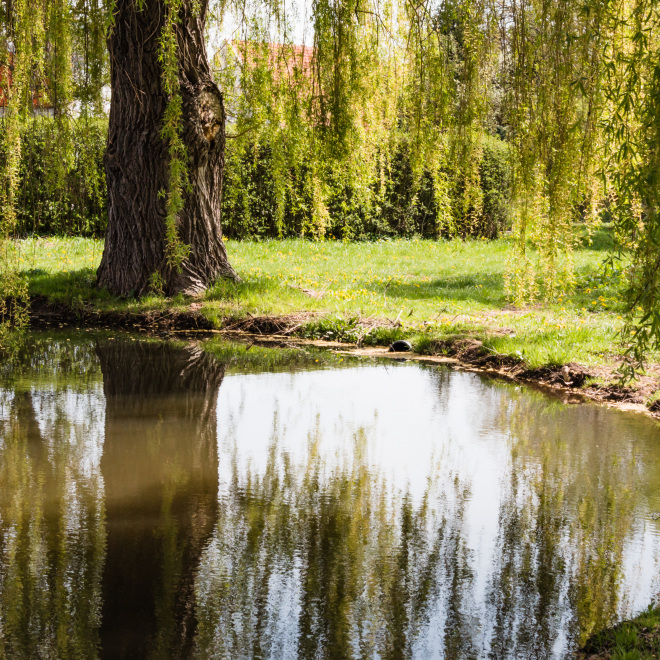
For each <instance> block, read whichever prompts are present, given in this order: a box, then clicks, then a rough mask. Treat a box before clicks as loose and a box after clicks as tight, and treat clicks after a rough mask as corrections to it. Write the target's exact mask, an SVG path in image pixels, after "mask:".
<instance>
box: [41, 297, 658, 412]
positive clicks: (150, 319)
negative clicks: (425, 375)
mask: <svg viewBox="0 0 660 660" xmlns="http://www.w3.org/2000/svg"><path fill="white" fill-rule="evenodd" d="M194 305H195V303H193V304H192V305H191V307H192V309H188V310H182V309H167V308H164V309H158V310H148V311H141V312H135V311H124V310H122V311H113V310H101V309H98V308H96V307H94V306H92V305H90V304H84V303H83V304H80V305H79V306H76V307H73V306H70V305H68V304H65V303H62V302H56V301H52V300H50V299H48V298H47V297H46V296H32V297H31V299H30V326H31V327H32V328H34V329H53V328H59V327H77V328H79V327H81V326H82V327H85V328H99V329H115V330H126V331H133V332H143V333H148V334H155V335H163V334H164V335H170V334H177V335H180V334H187V333H202V334H205V333H208V334H223V335H227V336H233V337H235V338H236V339H242V340H243V341H251V342H254V343H266V344H275V345H278V346H289V347H291V346H292V345H295V346H304V345H310V346H315V347H318V348H325V349H329V350H333V351H337V352H342V353H347V354H352V355H362V356H371V357H379V358H395V359H406V360H416V361H422V362H424V361H426V362H435V363H450V364H453V365H454V366H455V367H457V368H460V369H464V370H470V371H475V372H478V373H484V374H487V375H489V376H492V377H498V378H504V379H506V380H509V381H513V382H522V383H526V384H531V385H535V386H538V387H541V388H543V389H545V390H548V391H550V392H552V393H554V394H560V395H563V396H564V398H565V401H566V403H577V402H579V401H580V400H590V401H595V402H598V403H602V404H605V405H607V406H609V407H613V408H618V409H620V410H628V411H632V412H639V413H643V414H646V415H648V416H650V417H653V418H655V419H660V405H658V402H656V404H654V405H653V406H650V407H649V406H647V405H646V404H645V401H646V399H647V397H648V396H649V394H650V393H652V392H653V391H654V390H655V388H656V386H657V380H656V378H655V377H653V376H644V377H641V378H640V379H639V380H638V381H637V382H635V383H632V384H630V385H628V386H622V385H621V384H619V383H618V382H616V380H615V371H616V365H614V364H613V365H611V366H607V367H597V368H596V367H586V366H583V365H580V364H578V363H576V362H569V363H567V364H564V365H560V366H542V367H538V368H529V367H528V366H527V365H526V364H525V362H524V360H522V359H521V358H519V357H517V356H512V355H506V354H502V353H497V352H495V351H493V350H492V349H489V348H488V347H486V346H484V344H483V342H482V341H480V340H479V339H475V338H472V337H467V336H456V337H452V338H443V339H437V340H431V341H430V342H427V343H426V344H425V346H424V350H423V351H422V352H420V353H415V352H412V353H408V352H406V353H392V352H389V351H388V349H387V348H386V347H383V346H382V345H381V346H380V347H379V346H370V347H364V346H361V345H360V341H358V342H357V343H347V342H342V341H327V340H324V339H306V338H304V337H300V336H299V332H300V330H301V328H303V327H304V326H305V325H306V324H308V323H310V322H312V321H313V320H314V319H318V318H319V317H320V316H322V314H318V313H314V312H302V313H298V314H290V315H284V316H254V315H251V314H249V313H247V314H246V315H245V316H243V317H241V318H236V317H233V318H232V317H228V318H224V319H222V322H221V323H220V324H216V323H214V322H213V321H212V320H211V319H209V318H207V317H206V316H204V314H203V313H202V312H201V311H199V310H198V309H195V308H194ZM370 324H371V326H372V327H373V326H374V325H376V326H378V327H383V328H391V329H395V328H397V327H398V326H397V323H396V321H391V320H389V319H383V320H374V319H370ZM654 375H655V374H654ZM599 381H600V382H599Z"/></svg>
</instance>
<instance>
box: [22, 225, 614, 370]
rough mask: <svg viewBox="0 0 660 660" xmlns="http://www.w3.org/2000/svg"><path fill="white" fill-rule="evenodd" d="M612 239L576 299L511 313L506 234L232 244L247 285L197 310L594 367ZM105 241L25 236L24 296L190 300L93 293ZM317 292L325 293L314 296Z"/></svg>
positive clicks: (119, 304) (583, 262)
mask: <svg viewBox="0 0 660 660" xmlns="http://www.w3.org/2000/svg"><path fill="white" fill-rule="evenodd" d="M609 247H610V245H609V241H608V237H607V234H605V233H604V232H603V233H601V234H599V235H597V236H596V237H595V240H594V241H593V243H592V244H591V245H590V246H588V247H585V248H583V249H581V250H579V251H577V252H576V254H575V265H576V272H577V277H578V283H577V287H576V288H575V291H574V292H573V293H572V294H571V295H569V296H566V297H563V298H561V299H560V300H558V301H557V302H556V303H554V304H548V305H539V306H534V307H530V308H526V309H513V308H511V307H510V306H509V305H508V301H507V298H506V295H505V291H504V275H505V271H506V264H507V259H508V258H509V255H510V242H509V240H507V239H500V240H496V241H484V240H475V241H467V242H463V241H429V240H384V241H375V242H364V243H362V242H360V243H345V242H342V241H332V242H310V241H303V240H284V241H259V242H256V241H246V242H238V241H228V242H227V249H228V252H229V256H230V260H231V262H232V264H233V265H234V267H235V268H236V270H237V271H238V273H239V274H240V276H241V278H242V282H241V283H238V284H236V283H233V282H230V281H227V280H222V281H219V282H217V283H216V284H215V285H214V286H212V287H211V288H210V289H209V290H208V291H207V292H206V294H205V296H204V298H203V299H202V300H201V302H202V303H203V306H202V310H201V311H202V313H204V314H205V315H206V316H207V317H208V318H210V319H212V320H213V321H215V322H217V323H218V324H220V323H222V321H223V319H225V318H228V317H231V318H236V317H241V316H245V315H247V314H248V313H249V314H252V315H278V316H280V315H285V314H291V313H297V312H301V311H316V312H322V313H324V314H325V316H324V317H323V318H322V319H320V320H317V321H315V322H312V323H310V324H309V325H308V326H307V327H305V328H303V329H302V331H303V332H304V333H305V334H306V335H307V336H311V337H321V336H323V337H327V338H335V339H342V338H343V339H352V340H357V339H358V338H359V337H360V336H361V334H360V332H361V331H360V330H359V322H360V321H362V320H364V319H367V318H379V319H390V320H391V321H395V320H396V319H398V320H399V321H400V323H401V324H402V328H401V330H397V331H393V330H383V329H381V330H378V331H375V332H374V333H371V334H369V335H368V336H366V337H363V343H366V344H368V343H387V342H388V341H391V340H392V339H393V338H399V337H404V336H405V337H407V338H411V339H412V341H413V342H417V343H418V344H419V345H420V346H422V345H427V346H428V345H429V344H428V341H427V340H428V338H429V337H433V338H439V339H442V338H447V337H451V336H455V335H456V334H460V335H461V336H465V335H468V336H473V337H475V338H479V339H482V340H483V341H484V343H485V344H486V346H487V347H488V348H489V349H490V350H491V351H493V352H498V353H503V354H510V355H517V356H519V357H521V358H523V359H524V360H525V361H526V362H527V363H528V365H529V366H531V367H535V366H542V365H552V364H564V363H566V362H572V361H573V362H580V363H583V364H586V365H594V364H601V363H605V362H608V360H609V359H610V358H611V356H612V354H614V353H615V352H616V351H617V346H616V336H617V331H618V330H619V328H620V326H621V322H622V321H621V313H622V304H621V300H622V297H623V296H622V282H621V280H620V278H619V277H617V276H616V275H605V274H604V270H603V268H602V264H603V261H604V259H605V258H606V256H607V254H608V249H609ZM102 249H103V245H102V241H99V240H94V239H81V238H34V239H32V238H30V239H25V240H23V241H21V259H23V264H22V265H24V272H25V273H26V275H27V277H28V281H29V286H30V292H31V293H32V294H41V295H46V296H48V297H49V298H51V299H53V300H60V301H62V302H66V303H69V304H91V305H94V306H96V307H98V308H100V309H106V310H109V309H113V310H115V309H122V310H133V311H145V310H148V309H155V308H159V309H162V308H167V307H173V308H185V307H187V306H188V305H189V304H190V302H191V301H190V300H186V299H185V298H184V297H183V296H178V297H177V298H174V299H170V300H168V299H164V298H162V297H157V296H150V297H146V298H143V299H141V300H131V299H123V300H122V299H117V298H114V297H113V296H111V295H109V294H108V293H107V292H103V291H98V290H96V289H95V288H94V286H93V283H94V276H95V270H96V268H97V266H98V263H99V261H100V258H101V253H102ZM314 292H317V293H318V294H321V296H320V297H313V296H312V295H310V293H314ZM425 342H426V344H425Z"/></svg>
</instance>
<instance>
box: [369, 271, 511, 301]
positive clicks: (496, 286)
mask: <svg viewBox="0 0 660 660" xmlns="http://www.w3.org/2000/svg"><path fill="white" fill-rule="evenodd" d="M364 288H366V289H371V290H372V291H375V292H376V293H381V294H384V295H386V296H387V297H390V298H395V297H396V298H408V299H417V300H427V299H433V298H437V299H438V300H448V301H472V302H475V303H481V304H484V305H502V304H504V303H505V302H506V298H505V295H504V278H503V276H502V275H501V274H497V275H493V274H490V273H489V274H488V275H486V274H480V273H476V274H472V275H457V276H453V277H452V276H450V277H446V278H438V279H435V280H433V281H432V282H412V283H405V284H392V285H390V286H389V287H387V285H385V286H384V285H382V284H378V285H374V284H367V285H365V287H364Z"/></svg>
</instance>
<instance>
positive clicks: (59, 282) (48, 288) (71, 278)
mask: <svg viewBox="0 0 660 660" xmlns="http://www.w3.org/2000/svg"><path fill="white" fill-rule="evenodd" d="M21 275H23V276H24V277H25V279H26V280H27V283H28V292H29V294H30V295H31V296H46V297H47V298H49V299H50V300H55V301H62V302H71V301H73V300H94V301H111V300H118V299H117V298H116V297H115V296H112V295H111V294H110V293H109V292H108V291H106V290H104V289H97V288H96V270H95V269H94V268H81V269H79V270H70V271H64V272H57V273H49V272H48V271H45V270H42V269H41V268H31V269H29V270H24V271H21Z"/></svg>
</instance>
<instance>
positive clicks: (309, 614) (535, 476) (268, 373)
mask: <svg viewBox="0 0 660 660" xmlns="http://www.w3.org/2000/svg"><path fill="white" fill-rule="evenodd" d="M656 512H660V427H658V425H657V423H656V422H654V421H652V420H649V419H647V418H644V417H642V416H639V415H634V414H630V413H622V412H617V411H613V410H609V409H606V408H604V407H599V406H595V405H591V404H580V405H565V404H563V403H561V402H560V401H558V400H557V399H555V398H552V397H549V396H547V395H545V394H542V393H540V392H536V391H533V390H531V389H527V388H522V387H519V386H513V385H510V384H506V383H502V382H498V381H495V380H490V379H487V378H484V377H481V376H479V375H476V374H472V373H464V372H460V371H456V370H451V369H449V368H446V367H438V366H424V365H420V364H412V363H399V362H390V361H388V362H377V361H373V360H366V359H365V360H356V359H349V358H347V357H341V356H334V355H330V354H328V353H319V352H310V351H306V350H301V349H295V348H294V349H279V350H278V349H267V348H260V347H258V346H249V345H248V346H246V345H238V344H229V343H226V342H222V341H218V340H208V341H177V342H174V341H170V342H165V341H157V340H145V339H141V338H136V337H131V336H126V335H122V336H119V335H117V336H113V335H112V334H108V333H105V334H98V335H90V334H89V333H79V334H73V335H71V334H60V335H58V334H50V335H38V334H35V335H33V336H31V337H30V338H29V340H28V341H27V343H26V346H25V347H24V348H23V349H22V351H21V354H20V355H19V357H18V358H17V359H16V360H14V361H13V362H11V363H9V362H8V363H6V364H4V365H3V366H2V367H1V369H0V657H7V658H42V657H43V658H67V657H81V658H94V657H104V658H123V657H135V658H147V657H149V658H179V657H184V658H188V657H192V658H231V659H238V658H323V657H326V658H452V659H453V658H563V657H566V656H567V655H568V654H569V652H570V651H571V650H572V649H574V648H575V646H576V645H577V644H579V643H580V642H581V641H583V640H584V639H585V638H586V636H587V635H588V634H589V633H590V632H592V631H594V630H598V629H601V628H603V627H604V626H606V625H608V624H611V623H613V622H616V621H618V620H620V619H621V618H623V617H627V616H630V615H631V614H633V613H635V612H637V611H639V610H640V609H643V608H645V607H646V606H647V605H648V604H649V603H650V602H651V600H653V598H654V597H656V596H657V595H658V592H659V590H660V570H659V565H658V559H659V558H660V552H659V550H660V534H659V532H660V521H657V520H656V519H657V518H658V516H657V515H656Z"/></svg>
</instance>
